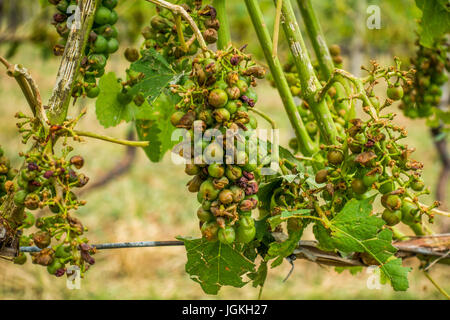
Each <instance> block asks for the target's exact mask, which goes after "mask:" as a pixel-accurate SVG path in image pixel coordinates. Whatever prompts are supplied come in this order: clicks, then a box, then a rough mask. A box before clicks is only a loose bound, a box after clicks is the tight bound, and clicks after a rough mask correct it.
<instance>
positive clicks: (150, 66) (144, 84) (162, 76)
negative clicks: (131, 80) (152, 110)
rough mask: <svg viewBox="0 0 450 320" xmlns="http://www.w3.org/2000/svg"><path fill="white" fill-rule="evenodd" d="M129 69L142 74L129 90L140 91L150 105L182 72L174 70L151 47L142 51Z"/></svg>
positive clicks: (134, 92)
mask: <svg viewBox="0 0 450 320" xmlns="http://www.w3.org/2000/svg"><path fill="white" fill-rule="evenodd" d="M130 69H131V70H133V71H136V72H141V73H143V74H144V77H143V79H142V80H140V81H139V82H138V83H137V84H135V85H134V86H133V87H132V88H131V90H130V92H131V94H133V95H134V94H137V93H138V92H141V93H142V94H143V95H144V97H145V98H146V99H147V101H148V103H149V104H150V105H151V104H152V103H153V102H154V101H155V100H156V99H157V98H158V97H159V96H160V95H161V94H162V92H163V90H164V89H166V88H167V87H168V86H169V84H176V83H177V82H178V81H179V80H180V79H181V78H182V77H183V76H184V73H183V72H182V73H177V72H175V71H174V70H173V69H172V67H171V66H170V64H169V63H168V62H167V61H166V60H165V59H164V57H163V56H162V55H161V54H159V53H158V52H157V51H156V50H154V49H153V48H150V49H148V50H146V51H144V53H143V56H142V58H140V59H139V60H138V61H136V62H134V63H132V64H131V66H130Z"/></svg>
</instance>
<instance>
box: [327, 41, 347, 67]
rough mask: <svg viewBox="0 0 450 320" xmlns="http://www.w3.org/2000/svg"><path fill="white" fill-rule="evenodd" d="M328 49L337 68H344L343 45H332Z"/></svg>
mask: <svg viewBox="0 0 450 320" xmlns="http://www.w3.org/2000/svg"><path fill="white" fill-rule="evenodd" d="M328 50H329V51H330V55H331V59H333V63H334V65H335V67H336V68H342V63H343V62H344V59H343V58H342V56H341V47H340V46H339V45H337V44H333V45H331V46H330V47H329V48H328Z"/></svg>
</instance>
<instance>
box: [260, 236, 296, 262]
mask: <svg viewBox="0 0 450 320" xmlns="http://www.w3.org/2000/svg"><path fill="white" fill-rule="evenodd" d="M302 234H303V229H301V230H298V231H294V232H291V233H290V234H289V238H287V239H286V240H285V241H283V242H272V243H271V244H270V246H269V250H268V252H267V255H266V257H265V258H264V260H265V261H268V260H270V259H274V258H275V260H274V261H273V262H272V264H271V267H272V268H275V267H277V266H279V265H280V264H281V263H282V262H283V259H284V258H286V257H287V256H290V255H291V254H292V253H293V252H294V250H295V248H297V245H298V242H299V241H300V238H301V237H302Z"/></svg>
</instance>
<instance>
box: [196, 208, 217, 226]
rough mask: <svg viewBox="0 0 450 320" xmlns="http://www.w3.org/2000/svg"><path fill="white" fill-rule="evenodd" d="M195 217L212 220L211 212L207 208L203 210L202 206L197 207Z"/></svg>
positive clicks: (203, 220) (204, 220)
mask: <svg viewBox="0 0 450 320" xmlns="http://www.w3.org/2000/svg"><path fill="white" fill-rule="evenodd" d="M197 218H198V219H199V220H200V221H202V222H208V221H212V220H213V219H214V216H213V214H212V213H211V211H209V210H205V209H204V208H203V207H200V208H198V210H197Z"/></svg>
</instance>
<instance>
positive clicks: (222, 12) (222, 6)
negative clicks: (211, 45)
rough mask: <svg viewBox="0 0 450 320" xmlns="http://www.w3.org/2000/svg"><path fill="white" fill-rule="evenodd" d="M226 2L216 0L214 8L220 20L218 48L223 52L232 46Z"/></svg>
mask: <svg viewBox="0 0 450 320" xmlns="http://www.w3.org/2000/svg"><path fill="white" fill-rule="evenodd" d="M225 1H226V0H214V1H213V7H214V9H216V11H217V19H219V30H218V39H217V48H218V49H220V50H223V49H225V48H227V47H228V46H229V45H230V44H231V33H230V23H229V21H228V15H227V10H226V3H225Z"/></svg>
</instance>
